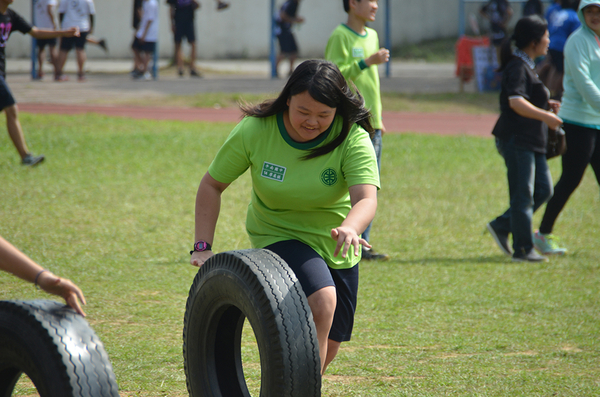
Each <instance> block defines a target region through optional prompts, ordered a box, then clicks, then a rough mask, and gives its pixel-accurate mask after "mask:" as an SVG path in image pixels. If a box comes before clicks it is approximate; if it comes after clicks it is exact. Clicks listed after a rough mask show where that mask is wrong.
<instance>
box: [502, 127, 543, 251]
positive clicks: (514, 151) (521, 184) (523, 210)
mask: <svg viewBox="0 0 600 397" xmlns="http://www.w3.org/2000/svg"><path fill="white" fill-rule="evenodd" d="M496 148H497V149H498V152H499V153H500V154H501V155H502V157H504V161H505V163H506V176H507V177H508V193H509V196H510V208H509V209H508V210H506V212H505V213H504V214H502V215H500V216H499V217H498V218H496V219H494V220H493V221H492V222H491V224H492V227H493V228H494V229H495V230H496V231H497V232H499V233H504V234H508V233H512V235H513V250H514V252H515V255H523V254H527V253H528V252H529V251H531V250H532V249H533V239H532V236H531V231H532V230H531V229H532V226H531V220H532V217H533V213H534V212H535V211H536V210H537V209H538V208H539V207H540V206H542V204H544V203H545V202H547V201H548V200H550V197H552V193H553V191H552V176H551V175H550V170H549V169H548V163H547V162H546V155H545V154H542V153H536V152H533V151H531V150H528V149H524V148H522V147H519V146H517V145H515V144H514V138H512V139H510V140H502V139H496Z"/></svg>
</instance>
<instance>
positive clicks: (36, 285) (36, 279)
mask: <svg viewBox="0 0 600 397" xmlns="http://www.w3.org/2000/svg"><path fill="white" fill-rule="evenodd" d="M47 271H48V270H46V269H43V270H40V271H39V272H38V274H36V276H35V280H34V281H33V285H35V287H36V288H38V283H37V282H38V278H39V277H40V276H41V274H42V273H44V272H47Z"/></svg>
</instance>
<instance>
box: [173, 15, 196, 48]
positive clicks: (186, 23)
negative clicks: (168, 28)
mask: <svg viewBox="0 0 600 397" xmlns="http://www.w3.org/2000/svg"><path fill="white" fill-rule="evenodd" d="M184 37H185V38H186V39H187V41H188V43H195V42H196V28H195V26H194V19H190V18H186V19H183V18H181V19H179V20H178V19H177V18H176V19H175V35H174V38H175V43H177V44H179V43H181V41H182V40H183V38H184Z"/></svg>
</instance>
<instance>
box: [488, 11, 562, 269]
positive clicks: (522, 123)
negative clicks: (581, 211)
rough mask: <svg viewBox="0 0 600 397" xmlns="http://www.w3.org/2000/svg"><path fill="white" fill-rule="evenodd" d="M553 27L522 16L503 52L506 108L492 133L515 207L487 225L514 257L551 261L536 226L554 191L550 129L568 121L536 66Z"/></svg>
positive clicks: (503, 105) (502, 99)
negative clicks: (539, 249) (540, 247)
mask: <svg viewBox="0 0 600 397" xmlns="http://www.w3.org/2000/svg"><path fill="white" fill-rule="evenodd" d="M547 27H548V25H547V24H546V22H545V21H544V20H543V19H542V18H540V17H538V16H537V15H534V16H528V17H524V18H521V19H520V20H519V21H518V22H517V25H516V26H515V32H514V34H513V35H512V37H510V38H509V39H507V40H506V41H505V42H504V43H503V44H502V51H501V54H500V61H501V63H500V71H502V91H501V92H500V110H501V113H500V117H499V119H498V121H497V123H496V126H495V127H494V130H493V132H492V133H493V134H494V136H495V137H496V147H497V148H498V152H499V153H500V154H501V155H502V157H504V161H505V163H506V168H507V177H508V190H509V196H510V207H509V209H508V210H507V211H506V212H505V213H504V214H502V215H500V216H499V217H497V218H496V219H494V220H493V221H491V222H490V223H488V225H487V227H488V230H489V231H490V233H491V234H492V236H493V237H494V239H495V240H496V243H497V244H498V246H499V247H500V249H501V250H502V251H503V252H504V253H505V254H507V255H512V259H513V261H526V262H542V261H547V258H546V257H544V256H541V255H539V254H537V253H536V252H535V250H534V248H533V241H532V225H531V222H532V217H533V213H534V212H535V210H537V209H538V208H539V207H540V206H541V205H542V204H544V203H545V202H546V201H548V200H549V199H550V197H551V196H552V177H551V175H550V171H549V169H548V164H547V163H546V143H547V140H548V128H552V129H556V128H558V127H560V125H561V124H562V120H561V119H560V118H559V117H558V116H556V113H557V112H558V110H559V107H560V104H559V103H558V102H556V101H551V100H549V99H548V98H549V95H548V90H547V89H546V87H545V86H544V84H543V83H542V82H541V81H540V79H539V78H538V76H537V74H536V73H535V71H534V68H535V64H534V62H533V60H534V59H535V58H537V57H538V56H542V55H546V53H547V51H548V44H549V42H550V40H549V38H548V29H547ZM513 41H514V44H515V47H516V49H515V51H514V52H513V50H512V43H513ZM511 233H512V235H513V244H512V249H511V247H510V244H509V234H511Z"/></svg>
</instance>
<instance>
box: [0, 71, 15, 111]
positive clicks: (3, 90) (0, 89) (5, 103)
mask: <svg viewBox="0 0 600 397" xmlns="http://www.w3.org/2000/svg"><path fill="white" fill-rule="evenodd" d="M15 103H17V102H16V101H15V98H13V96H12V92H10V88H8V84H6V80H4V77H2V76H0V111H2V110H4V109H6V108H7V107H9V106H12V105H14V104H15Z"/></svg>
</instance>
